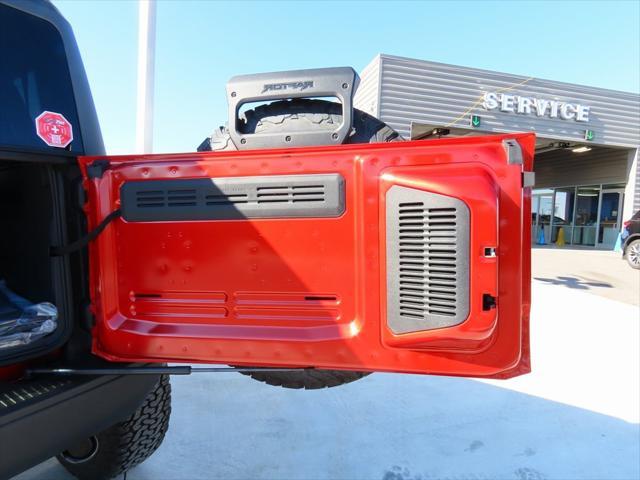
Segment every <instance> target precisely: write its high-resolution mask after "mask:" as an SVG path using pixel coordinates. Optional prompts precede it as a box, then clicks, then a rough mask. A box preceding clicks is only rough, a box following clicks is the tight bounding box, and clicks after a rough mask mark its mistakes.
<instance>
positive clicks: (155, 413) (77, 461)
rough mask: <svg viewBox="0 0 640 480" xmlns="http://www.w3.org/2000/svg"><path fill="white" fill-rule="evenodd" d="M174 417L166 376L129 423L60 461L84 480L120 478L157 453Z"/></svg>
mask: <svg viewBox="0 0 640 480" xmlns="http://www.w3.org/2000/svg"><path fill="white" fill-rule="evenodd" d="M170 414H171V385H170V383H169V377H168V376H167V375H163V376H162V377H160V380H159V381H158V383H157V384H156V386H155V387H154V389H153V390H151V392H149V394H148V395H147V397H146V398H145V400H144V402H143V404H142V405H141V406H140V407H139V408H138V409H137V410H136V411H135V412H134V413H133V414H132V415H131V416H130V417H129V418H128V419H127V420H125V421H123V422H120V423H116V424H115V425H113V426H111V427H109V428H107V429H106V430H103V431H102V432H100V433H98V434H97V435H95V436H93V437H91V438H89V439H87V440H85V441H83V442H81V443H79V444H78V445H75V446H74V447H72V448H70V449H68V450H65V451H64V452H62V453H61V454H60V455H58V456H57V458H58V461H59V462H60V463H61V464H62V465H63V466H64V468H66V469H67V470H68V471H69V472H70V473H71V474H73V475H74V476H75V477H77V478H79V479H81V480H103V479H104V480H106V479H109V478H113V477H116V476H117V475H120V474H122V473H124V472H126V471H127V470H129V469H131V468H133V467H135V466H136V465H138V464H139V463H142V462H143V461H144V460H146V459H147V458H148V457H149V456H151V454H152V453H153V452H155V451H156V450H157V448H158V447H159V446H160V444H161V443H162V440H163V439H164V436H165V434H166V433H167V429H168V428H169V416H170Z"/></svg>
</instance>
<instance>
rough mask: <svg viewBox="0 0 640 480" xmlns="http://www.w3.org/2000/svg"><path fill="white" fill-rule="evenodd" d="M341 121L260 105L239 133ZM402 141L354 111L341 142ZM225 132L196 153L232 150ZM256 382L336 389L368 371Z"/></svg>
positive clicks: (334, 106) (336, 115)
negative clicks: (347, 131) (348, 127)
mask: <svg viewBox="0 0 640 480" xmlns="http://www.w3.org/2000/svg"><path fill="white" fill-rule="evenodd" d="M341 122H342V106H341V105H340V104H338V103H333V102H328V101H326V100H309V99H294V100H283V101H277V102H273V103H270V104H267V105H260V106H259V107H256V108H255V109H252V110H247V111H246V112H245V113H244V115H243V118H241V121H240V126H239V130H240V131H241V132H242V133H262V132H269V133H272V132H295V131H309V130H311V129H325V130H334V129H335V128H336V126H337V125H340V123H341ZM402 140H403V138H402V137H401V136H400V135H399V134H398V132H396V131H395V130H394V129H392V128H391V127H389V126H388V125H387V124H386V123H384V122H381V121H380V120H378V119H377V118H375V117H372V116H371V115H369V114H367V113H365V112H362V111H360V110H357V109H354V111H353V126H352V129H351V134H350V135H349V136H348V137H347V138H346V140H345V142H344V143H377V142H395V141H402ZM235 149H236V147H235V145H234V144H233V142H232V141H231V138H230V136H229V133H228V132H227V131H226V129H225V128H224V127H220V128H218V129H216V130H214V132H213V134H212V135H211V137H209V138H207V139H205V141H204V142H202V144H201V145H200V146H199V147H198V150H199V151H210V150H218V151H219V150H235ZM242 373H243V375H249V376H250V377H251V378H253V379H255V380H258V381H260V382H264V383H267V384H269V385H274V386H278V387H285V388H304V389H307V390H314V389H318V388H328V387H337V386H338V385H343V384H345V383H351V382H354V381H356V380H359V379H360V378H363V377H366V376H367V375H369V373H368V372H351V371H342V370H304V371H300V372H264V373H260V372H257V373H249V372H242Z"/></svg>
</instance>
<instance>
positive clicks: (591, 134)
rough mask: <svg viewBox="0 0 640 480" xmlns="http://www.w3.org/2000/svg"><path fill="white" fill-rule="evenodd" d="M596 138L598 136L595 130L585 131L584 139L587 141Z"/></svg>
mask: <svg viewBox="0 0 640 480" xmlns="http://www.w3.org/2000/svg"><path fill="white" fill-rule="evenodd" d="M594 138H596V134H595V132H594V131H593V130H585V131H584V139H585V140H593V139H594Z"/></svg>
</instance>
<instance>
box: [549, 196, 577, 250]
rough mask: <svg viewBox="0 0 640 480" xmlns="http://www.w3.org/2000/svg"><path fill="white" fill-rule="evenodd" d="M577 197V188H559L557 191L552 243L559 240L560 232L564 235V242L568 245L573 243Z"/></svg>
mask: <svg viewBox="0 0 640 480" xmlns="http://www.w3.org/2000/svg"><path fill="white" fill-rule="evenodd" d="M575 197H576V189H575V187H571V188H558V189H557V190H556V191H555V197H554V205H553V232H552V239H551V241H552V242H556V241H557V240H558V235H559V234H560V232H562V234H563V235H564V241H565V242H566V243H571V242H572V233H573V208H574V205H575Z"/></svg>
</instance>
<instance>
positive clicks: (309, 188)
mask: <svg viewBox="0 0 640 480" xmlns="http://www.w3.org/2000/svg"><path fill="white" fill-rule="evenodd" d="M256 197H257V198H256V202H257V203H294V202H298V203H299V202H324V185H289V186H286V185H273V186H271V185H270V186H268V187H258V188H257V192H256Z"/></svg>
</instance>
